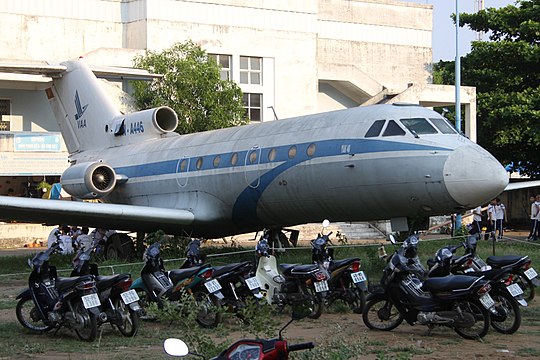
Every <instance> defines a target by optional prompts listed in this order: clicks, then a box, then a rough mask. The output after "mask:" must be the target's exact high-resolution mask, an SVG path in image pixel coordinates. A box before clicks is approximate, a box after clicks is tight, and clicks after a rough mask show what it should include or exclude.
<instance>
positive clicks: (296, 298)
mask: <svg viewBox="0 0 540 360" xmlns="http://www.w3.org/2000/svg"><path fill="white" fill-rule="evenodd" d="M267 234H268V233H267V232H265V233H264V234H263V236H262V237H261V239H260V240H259V242H258V243H257V247H256V253H257V256H258V260H259V261H258V265H257V271H256V277H257V280H258V282H259V284H260V286H261V291H262V292H264V293H266V300H267V302H268V303H269V304H275V305H277V306H278V307H279V308H283V307H284V306H285V305H293V306H294V305H299V304H303V305H306V306H308V307H309V308H310V310H311V312H310V314H309V315H308V317H310V318H312V319H317V318H319V317H320V316H321V314H322V312H323V306H324V304H323V303H324V300H323V298H324V293H325V292H326V291H328V290H329V288H328V283H327V280H328V279H329V278H330V274H329V273H328V271H327V270H326V269H325V268H324V267H323V266H322V265H318V264H311V265H300V264H280V265H279V270H278V265H277V260H276V258H275V256H273V255H270V254H269V251H270V246H269V245H268V238H267Z"/></svg>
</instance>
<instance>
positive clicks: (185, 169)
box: [176, 156, 191, 187]
mask: <svg viewBox="0 0 540 360" xmlns="http://www.w3.org/2000/svg"><path fill="white" fill-rule="evenodd" d="M190 161H191V159H190V158H189V157H187V156H184V157H182V158H181V159H179V160H178V163H177V164H176V173H177V174H178V175H177V176H176V182H177V184H178V186H180V187H184V186H186V185H187V183H188V180H189V177H188V175H189V164H190Z"/></svg>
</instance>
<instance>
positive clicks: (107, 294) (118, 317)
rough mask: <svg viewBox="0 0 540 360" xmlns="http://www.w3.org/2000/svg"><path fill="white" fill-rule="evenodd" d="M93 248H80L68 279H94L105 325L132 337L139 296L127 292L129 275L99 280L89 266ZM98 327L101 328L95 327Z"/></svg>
mask: <svg viewBox="0 0 540 360" xmlns="http://www.w3.org/2000/svg"><path fill="white" fill-rule="evenodd" d="M92 251H93V248H92V247H90V248H88V249H84V248H81V249H79V251H78V252H77V254H76V256H75V258H74V259H73V261H72V264H73V266H74V268H73V271H72V272H71V276H82V275H94V277H95V279H96V287H97V291H98V294H99V300H100V302H101V304H102V309H103V311H105V313H106V314H107V322H109V323H111V324H112V325H115V326H116V327H117V328H118V330H119V331H120V333H121V334H122V335H124V336H128V337H131V336H135V334H137V331H138V330H139V314H140V313H143V312H144V311H143V309H142V308H141V307H140V306H139V296H138V295H137V292H136V291H135V290H133V289H131V290H130V289H129V287H130V286H131V283H132V280H131V275H130V274H118V275H112V276H102V275H99V273H98V267H97V264H94V263H90V256H91V253H92ZM98 325H101V323H99V324H98Z"/></svg>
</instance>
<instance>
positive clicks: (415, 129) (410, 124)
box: [400, 118, 437, 135]
mask: <svg viewBox="0 0 540 360" xmlns="http://www.w3.org/2000/svg"><path fill="white" fill-rule="evenodd" d="M400 121H401V123H402V124H403V125H405V127H406V128H407V129H409V131H410V132H411V133H412V134H413V135H427V134H437V130H436V129H435V128H434V127H433V126H431V124H430V123H429V122H428V121H427V120H426V119H424V118H414V119H401V120H400Z"/></svg>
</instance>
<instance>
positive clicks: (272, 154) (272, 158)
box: [268, 149, 277, 161]
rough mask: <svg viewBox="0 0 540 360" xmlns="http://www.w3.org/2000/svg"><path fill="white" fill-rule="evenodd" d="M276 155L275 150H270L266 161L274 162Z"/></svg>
mask: <svg viewBox="0 0 540 360" xmlns="http://www.w3.org/2000/svg"><path fill="white" fill-rule="evenodd" d="M276 155H277V150H276V149H272V150H270V152H269V153H268V161H274V160H276Z"/></svg>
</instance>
